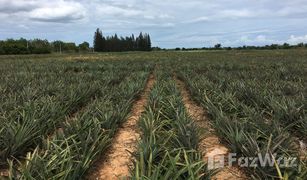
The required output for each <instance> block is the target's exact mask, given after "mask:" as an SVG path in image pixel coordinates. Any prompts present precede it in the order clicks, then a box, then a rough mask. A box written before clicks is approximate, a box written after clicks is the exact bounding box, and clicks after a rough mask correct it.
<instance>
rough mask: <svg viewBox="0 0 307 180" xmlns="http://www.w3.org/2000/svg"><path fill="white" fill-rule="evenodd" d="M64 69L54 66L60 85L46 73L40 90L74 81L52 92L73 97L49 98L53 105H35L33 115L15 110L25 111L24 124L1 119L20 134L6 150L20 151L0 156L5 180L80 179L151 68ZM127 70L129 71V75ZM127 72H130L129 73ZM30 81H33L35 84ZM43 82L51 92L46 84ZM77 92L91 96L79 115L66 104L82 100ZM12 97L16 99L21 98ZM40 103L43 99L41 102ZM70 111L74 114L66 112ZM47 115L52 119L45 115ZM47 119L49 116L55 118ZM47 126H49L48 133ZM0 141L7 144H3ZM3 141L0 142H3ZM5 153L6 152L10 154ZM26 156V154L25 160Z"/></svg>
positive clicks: (75, 65)
mask: <svg viewBox="0 0 307 180" xmlns="http://www.w3.org/2000/svg"><path fill="white" fill-rule="evenodd" d="M63 64H64V65H63V67H61V66H59V65H58V66H57V67H58V69H57V70H58V73H59V74H61V73H63V74H62V75H65V76H63V78H62V79H60V77H61V76H56V75H55V74H56V73H51V74H52V75H51V74H50V75H49V76H48V75H47V77H49V79H47V80H46V79H44V80H43V81H42V82H46V85H45V86H46V89H48V88H50V87H52V86H56V83H55V84H51V83H50V82H53V81H56V82H61V81H69V80H70V79H72V78H74V79H76V80H77V83H72V81H70V82H69V83H67V86H64V87H61V88H62V89H63V90H62V91H60V90H59V92H57V91H53V92H54V93H56V94H59V95H62V94H64V95H65V93H63V91H69V92H70V93H69V95H70V94H72V95H74V96H72V97H73V98H70V99H67V98H65V97H59V98H57V99H56V98H54V99H53V101H51V102H52V103H53V104H48V102H46V101H39V102H40V104H39V103H37V104H38V105H37V106H36V107H32V108H33V109H32V111H30V110H27V109H26V108H24V107H23V106H21V107H19V108H20V109H22V108H24V109H26V110H25V111H23V114H24V115H27V119H23V121H16V120H15V121H14V119H11V120H10V119H9V118H7V117H3V119H4V120H5V121H6V122H5V121H4V122H5V124H6V125H7V126H14V125H15V126H17V127H18V130H19V129H22V131H21V130H19V131H18V132H17V133H18V134H20V138H19V139H17V138H16V136H14V135H13V133H12V139H13V138H15V139H14V142H12V143H11V144H12V146H13V147H15V146H17V145H19V144H20V148H23V149H22V150H23V151H21V149H16V150H15V151H14V152H16V154H14V153H11V154H8V155H7V156H1V158H2V159H3V161H1V162H2V164H4V165H6V166H7V164H8V165H9V168H10V176H11V177H10V178H12V179H13V178H18V179H62V178H63V179H76V178H81V177H82V175H84V174H85V172H86V171H87V169H88V168H89V167H90V165H91V164H92V162H93V161H94V160H95V157H97V155H99V154H100V153H103V152H104V150H105V149H106V148H107V147H108V145H109V144H110V141H111V138H112V136H113V135H114V133H115V131H116V128H117V126H118V125H119V124H120V123H121V122H122V121H124V120H125V118H126V116H127V115H128V113H129V110H130V108H131V106H132V103H133V100H134V99H135V98H137V96H138V94H139V92H140V91H141V90H142V88H143V87H144V85H145V83H146V79H147V77H148V74H149V71H150V69H151V67H152V66H151V65H150V64H149V65H147V66H145V68H144V66H143V65H142V66H140V65H138V63H137V62H136V63H132V62H125V63H119V62H111V61H110V62H94V63H93V62H89V63H87V62H72V63H67V62H64V63H63ZM127 64H131V65H132V66H130V69H129V70H128V68H127ZM34 67H35V66H34ZM35 68H37V67H35ZM131 70H133V71H132V72H131ZM33 71H34V70H33ZM52 71H54V69H53V70H52ZM27 73H29V72H27ZM31 73H32V74H39V73H41V74H43V72H37V71H35V72H30V73H29V74H31ZM85 77H87V78H85ZM52 78H53V79H52ZM33 81H36V79H34V80H33ZM48 82H49V83H50V87H49V86H48V84H47V83H48ZM73 85H74V86H75V87H74V88H72V89H69V86H73ZM45 86H43V85H40V86H39V87H40V88H42V89H43V88H45ZM36 88H37V87H36ZM61 88H59V89H61ZM33 89H35V87H33ZM93 89H94V90H93ZM80 91H81V92H82V91H84V92H93V93H94V94H92V95H93V96H92V97H90V96H87V98H84V99H85V100H84V101H85V102H84V104H83V105H82V107H83V108H81V109H80V108H79V107H80V106H78V104H77V103H70V104H71V105H70V107H68V105H67V103H68V102H67V101H72V102H75V101H78V99H80V98H81V97H83V96H82V93H80ZM16 94H17V95H20V92H17V93H16ZM89 94H91V93H89ZM45 96H46V95H45ZM42 97H43V98H42V99H44V98H45V97H44V96H42ZM28 101H29V102H25V103H24V104H27V103H34V102H33V101H34V100H33V99H30V100H28ZM63 102H64V103H63ZM56 103H57V104H56ZM61 103H62V104H65V103H66V104H65V105H66V106H65V105H62V106H59V105H58V104H61ZM55 105H57V106H55ZM39 107H42V108H43V109H44V110H45V111H42V110H41V114H40V115H41V116H39V115H37V114H38V113H37V112H40V108H39ZM70 108H73V109H75V110H67V109H70ZM78 108H79V109H78ZM63 109H64V110H63ZM49 111H52V112H53V113H48V112H49ZM62 111H64V112H62ZM4 112H5V111H4ZM7 112H8V111H6V112H5V113H7ZM70 112H74V115H73V116H71V117H68V116H70V114H71V113H70ZM14 113H15V112H13V111H12V115H11V117H16V115H15V116H14ZM50 114H52V115H53V114H54V116H51V115H50ZM46 115H49V116H48V118H46ZM36 117H38V118H36ZM68 119H69V120H68ZM22 122H24V123H22ZM24 124H25V125H24ZM23 125H24V126H23ZM46 126H48V129H47V128H46ZM28 127H29V128H28ZM59 127H61V129H62V130H61V131H57V130H58V129H59ZM15 129H17V128H15ZM4 130H5V131H7V130H6V129H2V130H1V131H0V132H1V133H2V132H4V133H5V131H4ZM34 132H35V133H34ZM1 137H4V138H10V136H9V135H8V134H7V133H6V134H3V136H2V135H1ZM4 140H5V141H8V139H4ZM4 140H3V141H1V142H4ZM12 141H13V140H12ZM5 145H6V144H4V146H3V148H2V147H1V152H5V150H6V149H5V148H7V146H5ZM7 149H10V150H11V149H12V148H7ZM26 152H28V153H27V154H26ZM25 155H26V156H25Z"/></svg>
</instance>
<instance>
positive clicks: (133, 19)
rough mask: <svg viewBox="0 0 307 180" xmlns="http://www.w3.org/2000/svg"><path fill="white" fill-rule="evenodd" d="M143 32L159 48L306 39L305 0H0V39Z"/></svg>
mask: <svg viewBox="0 0 307 180" xmlns="http://www.w3.org/2000/svg"><path fill="white" fill-rule="evenodd" d="M96 28H100V29H101V30H102V32H103V34H104V35H112V34H115V33H117V34H118V35H122V36H127V35H130V34H132V33H133V34H138V33H139V32H141V31H142V32H147V33H149V34H150V35H151V39H152V45H153V46H159V47H162V48H174V47H211V46H214V45H215V44H217V43H221V44H222V45H223V46H233V47H235V46H242V45H265V44H272V43H278V44H282V43H284V42H287V43H289V44H297V43H300V42H305V43H307V0H278V1H277V0H0V39H2V40H3V39H7V38H20V37H24V38H27V39H33V38H41V39H48V40H49V41H53V40H63V41H67V42H76V43H81V42H83V41H87V42H89V43H90V44H92V42H93V35H94V31H95V30H96Z"/></svg>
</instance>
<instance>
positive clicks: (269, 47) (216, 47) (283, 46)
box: [155, 43, 307, 51]
mask: <svg viewBox="0 0 307 180" xmlns="http://www.w3.org/2000/svg"><path fill="white" fill-rule="evenodd" d="M297 48H307V43H305V44H304V43H298V44H296V45H290V44H288V43H284V44H271V45H264V46H246V45H244V46H239V47H223V46H222V44H220V43H219V44H216V45H214V46H213V47H202V48H184V47H182V48H180V47H177V48H175V49H173V50H176V51H193V50H274V49H297ZM155 49H157V50H161V49H160V48H155Z"/></svg>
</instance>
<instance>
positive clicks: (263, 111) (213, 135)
mask: <svg viewBox="0 0 307 180" xmlns="http://www.w3.org/2000/svg"><path fill="white" fill-rule="evenodd" d="M306 83H307V51H306V50H303V49H293V50H261V51H256V50H253V51H247V50H246V51H237V50H232V51H222V50H220V51H191V52H190V51H186V52H182V51H178V52H175V51H166V52H163V51H159V52H125V53H124V52H122V53H97V54H64V55H59V54H51V55H23V56H22V55H20V56H19V55H18V56H0V102H1V103H0V173H1V174H0V175H1V176H2V177H3V178H5V179H95V178H101V179H115V178H123V177H127V176H128V177H130V178H131V179H223V178H224V179H225V178H226V177H227V179H281V178H284V179H306V178H307V164H306V163H307V162H306V160H307V158H306V157H307V155H306V152H307V150H306V147H305V146H306V143H307V139H306V137H307V116H306V110H307V104H306V103H307V101H306V96H307V84H306ZM131 123H132V124H131ZM127 134H128V135H127ZM134 134H135V136H134ZM216 152H217V153H216ZM229 153H236V156H237V157H257V156H258V155H263V156H266V155H268V156H269V158H272V159H273V164H272V165H271V166H269V165H267V166H260V165H259V164H258V166H256V167H255V166H240V162H239V161H236V162H235V163H234V165H233V167H230V166H227V165H226V166H225V167H220V168H215V169H210V168H209V164H210V163H209V162H208V157H210V155H212V154H214V155H216V156H228V155H229ZM280 157H282V158H296V160H295V165H293V166H290V165H289V166H283V165H281V164H279V163H277V160H276V159H278V158H280ZM111 160H113V161H114V163H113V162H111ZM112 163H113V164H112ZM107 173H110V174H107Z"/></svg>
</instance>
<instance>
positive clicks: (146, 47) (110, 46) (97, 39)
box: [93, 28, 151, 52]
mask: <svg viewBox="0 0 307 180" xmlns="http://www.w3.org/2000/svg"><path fill="white" fill-rule="evenodd" d="M93 45H94V51H96V52H111V51H151V39H150V35H149V34H147V33H142V32H141V33H140V34H139V36H138V37H134V35H133V34H132V35H131V36H127V37H118V35H117V34H115V35H113V36H106V37H104V36H103V34H102V31H101V30H100V29H99V28H97V30H96V31H95V34H94V42H93Z"/></svg>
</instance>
